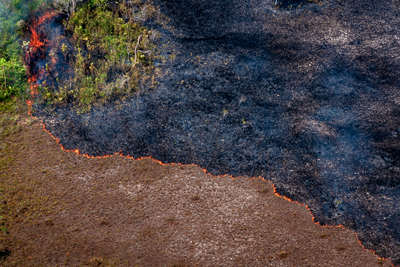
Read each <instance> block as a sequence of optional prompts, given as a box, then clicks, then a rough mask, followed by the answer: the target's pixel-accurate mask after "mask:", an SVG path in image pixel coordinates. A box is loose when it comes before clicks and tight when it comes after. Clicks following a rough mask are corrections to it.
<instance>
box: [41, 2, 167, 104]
mask: <svg viewBox="0 0 400 267" xmlns="http://www.w3.org/2000/svg"><path fill="white" fill-rule="evenodd" d="M132 8H135V9H136V10H138V11H137V12H136V13H135V14H133V12H132ZM147 19H154V20H156V21H159V22H161V21H162V17H161V15H160V14H159V13H158V12H157V11H156V9H155V7H154V6H153V5H151V4H143V3H141V1H136V3H133V4H132V3H131V4H130V5H129V6H128V5H127V4H124V3H123V2H120V3H116V5H115V6H114V7H113V9H110V7H109V4H108V1H105V0H89V1H87V2H85V3H84V4H81V5H78V7H77V9H76V12H75V13H74V14H73V15H72V16H71V17H70V20H69V21H68V26H67V28H66V32H67V34H69V35H71V36H72V38H70V41H71V42H72V43H73V47H74V49H72V50H71V49H67V45H66V44H65V43H62V44H60V47H58V48H56V49H58V52H62V54H63V55H64V56H65V57H69V58H72V62H71V63H70V66H71V68H72V69H73V70H74V73H75V75H74V77H71V79H69V80H65V81H59V85H58V87H57V88H47V87H44V86H42V95H43V97H44V101H45V102H47V103H51V104H55V105H65V104H68V103H72V104H73V105H74V106H75V107H79V111H80V112H86V111H89V110H90V109H91V108H92V106H94V105H101V104H104V103H107V102H110V101H113V100H121V101H124V100H125V99H126V98H127V97H129V96H131V95H132V94H133V93H135V92H137V91H138V90H139V88H140V84H145V85H146V87H154V86H155V85H156V82H155V79H154V74H153V73H154V72H153V70H154V64H153V62H154V60H155V58H156V57H157V52H156V51H157V50H156V46H155V45H154V41H155V40H156V39H157V38H158V36H159V34H158V33H157V32H156V31H155V30H149V29H147V28H146V27H143V26H142V25H141V24H142V22H143V21H145V20H147ZM65 24H67V22H65ZM99 55H100V56H99Z"/></svg>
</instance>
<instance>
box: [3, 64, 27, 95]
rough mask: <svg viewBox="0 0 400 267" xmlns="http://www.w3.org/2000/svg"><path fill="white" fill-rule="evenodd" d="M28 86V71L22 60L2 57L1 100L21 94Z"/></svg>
mask: <svg viewBox="0 0 400 267" xmlns="http://www.w3.org/2000/svg"><path fill="white" fill-rule="evenodd" d="M25 88H26V71H25V68H24V64H23V62H22V61H21V60H18V59H10V60H6V59H4V58H0V102H1V101H5V100H8V99H10V98H11V97H12V96H19V95H20V93H21V92H24V91H25Z"/></svg>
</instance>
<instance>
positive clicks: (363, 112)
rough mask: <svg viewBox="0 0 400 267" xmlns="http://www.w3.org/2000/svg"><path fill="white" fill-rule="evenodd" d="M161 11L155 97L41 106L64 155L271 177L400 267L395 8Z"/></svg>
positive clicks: (181, 5)
mask: <svg viewBox="0 0 400 267" xmlns="http://www.w3.org/2000/svg"><path fill="white" fill-rule="evenodd" d="M155 5H159V8H160V10H161V12H162V13H163V14H165V15H166V16H167V17H169V19H170V26H172V27H173V28H170V29H166V28H162V27H159V28H156V29H157V30H158V31H159V32H160V34H161V38H160V40H159V45H162V44H167V43H168V48H166V49H164V50H162V51H161V55H163V56H164V57H166V58H168V57H170V59H171V60H169V61H165V62H162V63H161V62H156V63H155V64H156V65H157V66H158V67H160V68H161V69H162V72H163V74H162V75H160V77H159V78H158V82H159V83H160V84H159V85H158V87H157V89H154V90H150V91H149V92H148V93H146V94H144V93H141V94H137V95H135V96H133V97H131V98H129V99H128V100H127V101H125V102H124V103H122V104H121V103H120V104H118V105H116V104H113V103H110V104H106V105H104V106H103V107H101V108H95V109H93V110H91V111H90V112H88V113H85V114H77V113H76V112H74V111H73V109H71V108H69V107H53V108H52V109H49V108H48V107H47V106H46V105H36V106H34V107H33V109H34V114H35V115H36V116H38V117H39V118H41V119H42V120H43V121H44V124H45V125H46V128H47V129H48V130H49V131H50V132H51V133H52V134H53V135H54V136H55V137H57V138H59V140H60V143H61V144H62V145H63V146H64V147H65V148H66V149H71V150H75V149H79V151H80V153H82V154H88V155H91V156H102V155H109V154H114V153H122V154H123V155H130V156H133V157H135V158H139V157H149V156H150V157H152V158H154V159H157V160H160V161H162V162H164V163H171V162H179V163H182V164H192V163H194V164H197V165H199V166H200V167H202V168H205V169H207V171H208V172H210V173H212V174H215V175H221V174H229V175H232V176H239V175H245V176H249V177H253V176H262V177H264V178H265V179H267V180H272V181H273V182H274V183H275V185H276V188H277V191H278V193H280V194H282V195H285V196H287V197H289V198H291V199H292V200H295V201H298V202H301V203H305V204H307V205H308V206H309V207H310V209H311V211H312V213H313V215H314V216H315V220H316V221H317V222H319V223H321V224H328V225H337V224H342V225H343V226H345V227H346V228H348V229H352V230H355V232H357V233H358V237H359V239H360V240H361V242H362V244H363V245H364V246H365V247H366V248H368V249H373V250H375V251H376V252H377V254H378V255H379V256H380V257H387V258H390V259H391V260H392V262H394V263H395V264H400V252H399V251H400V227H399V224H398V220H399V218H398V214H400V213H399V211H400V206H399V203H398V201H397V199H398V198H399V197H400V179H399V177H400V176H399V175H400V153H399V152H400V151H399V147H400V146H399V145H400V128H399V125H400V124H399V122H400V107H399V104H400V95H399V85H400V84H399V78H398V77H399V56H400V54H399V49H398V47H399V41H398V35H397V33H398V29H399V26H400V25H399V24H400V20H399V11H400V7H399V5H398V4H397V2H393V1H389V0H387V1H380V2H379V4H378V3H376V2H375V1H361V0H354V1H345V2H344V1H330V2H324V3H323V4H322V5H319V4H315V3H305V4H304V5H301V6H300V8H297V9H294V10H288V9H286V8H282V9H280V8H276V6H275V4H274V3H273V2H272V1H261V0H251V1H239V0H219V1H211V0H202V1H200V2H199V1H195V0H185V1H183V0H182V1H181V0H172V1H167V2H164V1H155ZM153 26H154V27H156V26H155V25H153Z"/></svg>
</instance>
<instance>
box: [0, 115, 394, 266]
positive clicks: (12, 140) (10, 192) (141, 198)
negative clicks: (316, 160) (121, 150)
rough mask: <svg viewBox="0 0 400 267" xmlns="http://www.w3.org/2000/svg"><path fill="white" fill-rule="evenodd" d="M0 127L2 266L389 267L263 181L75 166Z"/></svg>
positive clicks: (123, 161) (155, 166)
mask: <svg viewBox="0 0 400 267" xmlns="http://www.w3.org/2000/svg"><path fill="white" fill-rule="evenodd" d="M1 116H2V118H3V117H4V116H5V115H1ZM7 116H8V115H7ZM1 130H2V131H1V134H0V138H1V139H0V140H1V143H0V167H1V168H0V198H1V199H0V200H1V203H0V204H1V214H0V215H1V221H0V222H1V223H0V224H1V232H2V233H1V234H0V246H1V247H0V250H1V251H0V252H1V253H0V257H2V261H1V262H0V264H1V265H2V266H176V267H177V266H329V267H331V266H346V267H347V266H360V267H361V266H362V267H367V266H390V265H391V264H390V262H389V261H387V260H378V258H377V257H376V256H375V255H374V254H373V253H372V252H370V251H367V250H364V249H363V247H362V246H361V245H360V244H359V241H358V239H357V237H356V235H355V234H354V233H353V232H351V231H348V230H345V229H342V228H340V227H321V226H319V225H317V224H315V223H314V222H313V220H312V215H311V214H310V212H309V211H308V210H307V208H306V207H305V206H304V205H300V204H297V203H293V202H290V201H288V200H286V199H284V198H282V197H278V196H276V195H275V194H274V188H273V184H272V183H271V182H268V181H264V180H262V179H250V178H245V177H237V178H235V179H232V178H230V177H227V176H225V177H222V176H211V175H209V174H207V173H205V172H204V171H203V170H202V169H200V168H199V167H196V166H180V165H162V164H160V163H158V162H156V161H153V160H152V159H142V160H133V159H129V158H124V157H121V156H112V157H107V158H94V159H93V158H92V159H91V158H86V157H84V156H79V155H77V154H75V153H72V152H67V151H63V150H62V149H61V147H60V145H58V144H57V142H56V141H55V140H54V139H53V138H52V137H51V136H50V135H49V134H48V133H47V132H45V131H43V127H42V124H41V123H40V122H39V121H36V120H33V119H32V118H31V117H29V116H28V115H20V116H19V117H18V118H17V119H16V120H15V122H13V121H12V120H10V122H9V123H8V124H7V125H6V126H4V125H3V126H2V128H1ZM9 252H11V253H9Z"/></svg>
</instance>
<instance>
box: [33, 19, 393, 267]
mask: <svg viewBox="0 0 400 267" xmlns="http://www.w3.org/2000/svg"><path fill="white" fill-rule="evenodd" d="M55 15H56V13H54V12H48V13H46V14H44V15H43V16H42V17H40V18H39V20H38V21H37V24H36V25H35V26H36V27H38V26H39V25H41V24H42V23H43V22H45V20H46V19H50V18H52V17H53V16H55ZM36 27H35V28H31V32H32V35H33V41H31V46H33V47H34V48H39V47H41V46H43V45H44V43H43V42H41V41H40V40H39V37H38V36H37V30H36V29H37V28H36ZM53 60H54V58H53ZM28 81H29V82H30V83H31V94H32V97H34V96H35V95H36V94H38V92H37V88H36V86H35V85H34V84H33V83H34V82H35V81H36V77H34V76H32V77H31V78H29V79H28ZM26 103H27V104H28V110H29V111H28V113H29V115H30V116H31V117H32V118H34V119H37V118H36V117H34V116H33V114H32V112H31V107H32V105H33V101H32V100H27V101H26ZM40 122H41V124H42V125H43V130H44V131H45V132H47V133H48V134H49V135H50V136H51V137H52V138H54V139H55V140H56V142H57V143H58V144H59V145H60V147H61V149H62V150H64V151H67V152H74V153H76V154H77V155H80V156H84V157H87V158H108V157H112V156H116V155H120V156H121V157H126V158H129V159H133V160H142V159H152V160H153V161H155V162H158V163H159V164H161V165H164V166H166V165H180V166H195V167H198V168H200V167H199V166H198V165H196V164H193V163H192V164H186V165H185V164H181V163H163V162H161V161H159V160H156V159H153V158H152V157H140V158H134V157H132V156H129V155H126V156H124V155H122V152H119V153H118V152H116V153H115V154H114V155H105V156H90V155H87V154H82V153H81V152H80V151H79V150H78V149H75V150H68V149H65V148H64V146H63V145H62V144H61V143H60V140H59V139H58V138H57V137H55V136H53V135H52V134H51V133H50V132H49V131H48V130H47V129H46V126H45V125H44V123H43V121H40ZM200 169H201V170H202V171H203V172H204V173H206V174H209V175H211V176H212V177H230V178H232V179H235V177H233V176H231V175H227V174H225V175H220V176H216V175H212V174H210V173H208V172H207V169H202V168H200ZM249 179H262V180H264V181H267V182H271V181H268V180H266V179H265V178H263V177H261V176H259V177H252V178H249ZM271 183H272V182H271ZM272 185H273V188H274V194H275V195H276V196H278V197H282V198H284V199H286V200H288V201H290V202H292V203H296V204H300V205H302V206H303V205H305V204H304V203H299V202H297V201H294V200H291V199H290V198H288V197H285V196H282V195H280V194H279V193H277V192H276V187H275V184H274V183H272ZM305 207H306V208H307V210H308V211H309V212H310V214H311V216H312V221H313V222H314V223H315V224H317V225H319V226H322V227H340V228H342V229H344V230H346V231H349V232H351V233H353V234H354V235H355V236H356V237H357V239H358V234H357V233H355V232H353V231H351V230H349V229H346V228H345V227H344V226H343V225H341V224H339V225H335V226H334V225H321V224H320V223H319V222H316V221H315V217H314V215H313V214H312V212H311V210H310V208H309V207H308V206H307V205H305ZM358 242H359V243H360V245H361V246H362V247H363V249H364V250H367V251H370V252H372V253H374V255H375V256H376V257H377V258H378V259H383V260H389V261H390V259H388V258H380V257H379V256H378V255H377V254H376V252H375V251H374V250H371V249H366V248H365V247H364V246H363V244H362V243H361V241H360V240H359V239H358ZM391 264H392V266H394V264H393V263H392V262H391Z"/></svg>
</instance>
